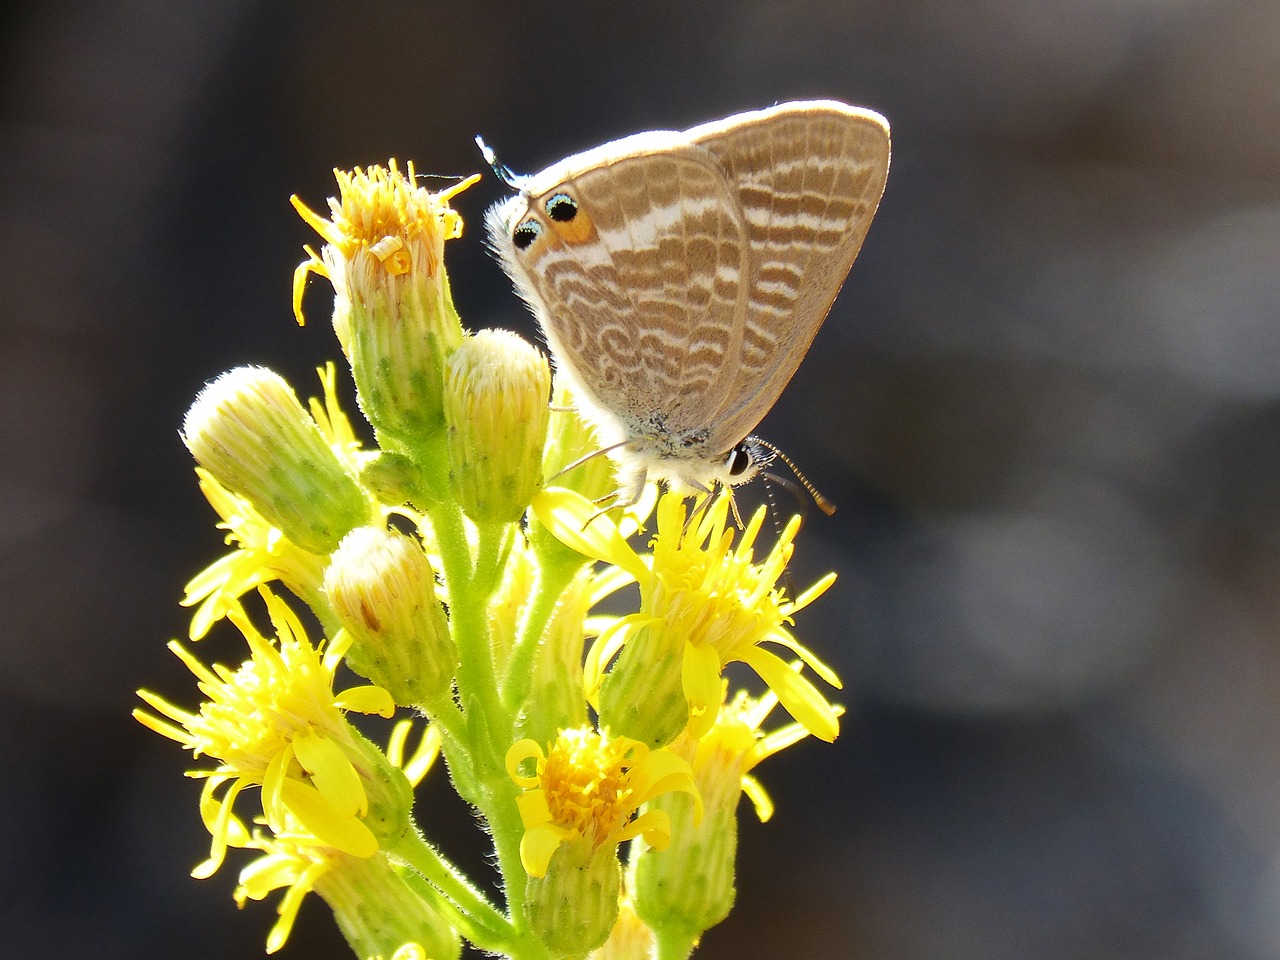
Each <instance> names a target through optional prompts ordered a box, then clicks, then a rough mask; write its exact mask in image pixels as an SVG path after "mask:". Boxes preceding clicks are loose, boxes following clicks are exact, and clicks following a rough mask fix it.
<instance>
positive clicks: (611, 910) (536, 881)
mask: <svg viewBox="0 0 1280 960" xmlns="http://www.w3.org/2000/svg"><path fill="white" fill-rule="evenodd" d="M621 890H622V865H621V864H620V863H618V854H617V850H616V847H615V846H614V845H613V844H605V845H604V846H596V844H595V841H594V838H592V837H587V836H582V837H574V838H572V839H570V840H566V841H565V842H564V843H562V844H560V846H559V847H557V848H556V852H555V853H554V854H552V856H551V863H550V865H549V866H548V867H547V872H546V875H545V876H542V877H530V878H529V881H528V884H527V885H526V887H525V910H526V911H527V913H528V915H529V920H530V923H531V925H532V926H533V929H534V932H535V933H537V934H538V938H539V939H540V940H541V941H542V942H543V944H545V945H546V947H547V949H549V950H550V951H551V952H552V953H554V954H556V955H557V956H566V957H580V956H582V955H584V954H586V953H588V952H589V951H591V950H594V949H595V948H596V947H598V946H600V945H601V944H602V943H604V942H605V940H607V939H608V938H609V933H610V931H612V929H613V923H614V921H615V920H616V919H617V917H618V895H619V893H620V892H621Z"/></svg>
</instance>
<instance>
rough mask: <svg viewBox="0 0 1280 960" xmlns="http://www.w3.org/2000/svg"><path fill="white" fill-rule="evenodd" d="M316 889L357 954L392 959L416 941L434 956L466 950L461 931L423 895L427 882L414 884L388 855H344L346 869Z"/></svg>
mask: <svg viewBox="0 0 1280 960" xmlns="http://www.w3.org/2000/svg"><path fill="white" fill-rule="evenodd" d="M315 888H316V892H317V893H318V894H320V896H322V897H323V898H324V900H325V902H326V903H328V904H329V906H330V908H331V909H332V910H333V916H334V919H335V920H336V921H337V923H338V927H339V928H340V929H341V930H342V934H343V936H344V937H345V938H346V940H347V943H348V944H349V945H350V947H351V949H352V951H354V952H355V955H356V956H358V957H391V956H392V955H393V954H395V952H396V951H397V950H399V949H400V948H401V947H403V946H404V945H406V944H411V943H416V944H418V945H419V946H420V947H421V948H422V952H421V954H420V955H421V956H425V957H430V958H431V960H455V958H456V957H458V956H459V955H460V954H461V953H462V940H461V938H460V937H459V936H458V933H457V931H456V930H454V929H453V928H452V927H451V926H450V925H449V922H448V920H447V919H446V918H445V916H444V914H443V913H442V912H441V911H440V910H439V909H438V908H437V907H436V905H435V904H434V903H432V902H431V901H430V900H426V899H424V898H423V896H422V893H421V892H420V890H421V889H422V886H421V885H411V884H410V883H409V882H408V881H406V879H405V877H404V875H403V874H402V872H401V870H400V869H399V868H397V867H395V866H393V865H392V864H391V863H390V862H389V861H388V860H387V859H386V858H385V857H381V856H379V857H372V858H370V859H368V860H359V859H356V858H354V857H344V858H343V864H342V868H341V869H334V870H329V871H328V872H326V873H324V874H323V875H322V876H321V877H320V878H319V879H318V880H317V881H316V887H315ZM401 955H402V956H403V954H401Z"/></svg>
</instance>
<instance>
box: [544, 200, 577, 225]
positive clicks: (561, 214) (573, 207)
mask: <svg viewBox="0 0 1280 960" xmlns="http://www.w3.org/2000/svg"><path fill="white" fill-rule="evenodd" d="M577 215H578V201H577V200H575V199H573V197H571V196H569V195H568V194H567V193H556V194H552V195H551V196H550V197H548V198H547V216H549V217H550V218H551V219H552V220H555V221H557V222H559V223H568V222H569V221H570V220H572V219H573V218H574V217H576V216H577Z"/></svg>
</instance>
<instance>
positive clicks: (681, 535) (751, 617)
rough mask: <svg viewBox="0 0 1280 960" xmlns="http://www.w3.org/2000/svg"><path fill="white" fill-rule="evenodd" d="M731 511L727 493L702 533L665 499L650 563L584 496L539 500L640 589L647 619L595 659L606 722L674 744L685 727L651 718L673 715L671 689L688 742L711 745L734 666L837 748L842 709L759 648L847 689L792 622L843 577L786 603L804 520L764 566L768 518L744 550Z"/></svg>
mask: <svg viewBox="0 0 1280 960" xmlns="http://www.w3.org/2000/svg"><path fill="white" fill-rule="evenodd" d="M729 504H730V500H729V497H728V495H722V496H720V497H718V498H717V499H716V500H715V501H714V502H713V503H712V504H711V505H710V506H709V507H708V508H707V509H706V510H704V511H703V512H702V514H701V516H700V517H699V518H698V521H697V523H686V508H685V501H684V498H683V497H681V496H679V495H677V494H674V493H670V492H669V493H666V494H664V495H663V496H662V497H661V499H660V500H659V501H658V508H657V531H656V533H655V534H654V536H653V539H652V541H651V547H652V551H653V552H652V555H642V554H639V553H637V552H636V551H635V550H633V549H632V548H631V546H629V545H628V543H627V541H626V538H625V537H624V536H623V535H622V533H621V532H620V531H619V530H618V528H617V527H616V526H615V525H614V524H613V522H612V521H611V520H610V519H609V518H608V517H607V516H604V515H598V514H599V510H598V508H597V507H596V506H595V505H594V504H592V503H591V502H590V501H588V500H586V499H584V498H583V497H581V496H580V495H578V494H576V493H572V492H570V491H568V490H563V489H558V488H551V489H548V490H544V491H543V492H542V493H540V494H539V495H538V496H537V497H535V498H534V502H533V509H534V512H535V513H536V514H537V517H538V519H539V520H540V521H541V522H542V523H543V524H544V525H545V526H546V527H548V528H549V529H551V530H552V531H553V532H554V533H555V534H556V536H557V537H559V538H560V539H561V540H562V541H563V542H564V543H566V544H568V545H569V546H571V547H573V548H574V549H576V550H578V551H580V552H582V553H584V554H586V555H587V556H589V557H593V558H595V559H597V560H602V561H605V562H606V563H610V564H613V565H614V566H615V567H617V568H618V569H619V570H620V571H625V573H626V574H627V575H629V576H630V577H632V578H634V579H635V580H636V581H637V582H638V583H639V585H640V609H639V611H638V612H637V613H634V614H631V615H630V616H626V617H622V618H620V619H619V620H617V621H615V623H614V624H613V625H612V626H611V628H610V629H608V630H606V631H605V632H604V633H602V634H601V636H600V638H599V639H598V640H597V641H596V643H595V644H594V645H593V647H592V649H591V651H590V653H589V654H588V657H587V666H586V670H587V688H588V690H591V691H597V690H598V689H599V688H600V686H601V684H602V682H608V683H610V685H611V686H612V690H610V689H607V688H606V689H605V690H603V692H602V694H601V702H600V710H601V717H602V722H603V723H606V724H609V725H610V726H612V727H613V728H614V729H619V730H622V731H623V732H627V733H630V732H631V730H630V729H628V728H629V727H633V726H636V727H638V728H639V729H644V730H645V731H646V732H649V731H653V730H657V731H658V733H657V734H655V735H654V737H653V740H654V741H657V742H670V740H671V739H673V738H674V736H675V734H677V733H679V731H680V728H681V727H683V723H678V722H673V721H671V720H670V719H669V718H668V719H663V718H659V720H658V721H654V720H653V719H652V718H651V717H647V716H645V711H646V710H650V711H652V710H660V709H666V708H665V707H663V706H662V694H661V691H662V690H663V689H664V686H667V685H678V689H679V690H680V692H681V693H682V694H683V700H684V702H685V709H686V710H687V718H688V724H689V727H688V730H689V734H690V735H691V736H693V737H698V736H701V735H703V734H705V733H706V732H707V731H709V730H710V729H711V727H712V726H713V724H714V723H715V720H716V715H717V713H718V711H719V709H720V703H721V700H722V698H723V687H722V684H721V672H722V671H723V670H724V668H725V667H726V666H727V665H728V664H730V663H732V662H734V661H735V660H736V661H741V662H743V663H745V664H747V666H749V667H750V668H751V669H752V670H754V671H755V672H756V674H757V675H759V676H760V678H761V679H762V680H763V681H764V682H765V683H766V684H768V686H769V687H770V688H771V689H772V690H773V691H774V692H775V693H776V694H777V697H778V699H779V700H780V701H781V702H782V705H783V706H784V707H785V708H786V709H787V710H788V711H789V712H790V713H791V715H792V716H793V717H795V719H796V720H798V721H799V722H800V723H801V724H803V725H804V727H805V728H806V729H807V730H809V732H810V733H812V734H813V735H814V736H816V737H818V738H820V739H822V740H827V741H830V740H834V739H835V738H836V735H837V734H838V733H839V731H840V727H839V721H838V719H837V717H838V714H837V711H836V709H835V708H834V707H833V706H832V705H831V704H830V703H828V702H827V700H826V698H825V697H824V696H823V695H822V694H821V693H820V692H819V691H818V690H817V688H816V687H814V685H813V684H812V683H810V682H809V681H808V680H806V679H805V678H804V677H802V676H801V675H800V674H799V672H797V671H796V670H793V669H792V668H791V666H790V665H788V663H787V661H785V660H783V659H782V658H781V657H779V656H778V655H776V654H774V653H772V652H770V651H769V650H766V649H764V648H763V647H762V646H761V644H764V643H773V644H777V645H779V646H782V647H784V648H786V649H787V650H789V651H790V652H791V653H793V654H795V656H797V657H799V658H800V660H801V661H802V662H803V663H804V664H805V665H806V666H808V667H810V668H811V669H812V670H813V671H814V672H815V673H817V674H818V676H819V677H821V678H822V679H823V680H825V681H826V682H827V683H829V684H831V685H832V686H834V687H836V688H839V687H840V680H839V678H838V677H837V676H836V675H835V673H834V672H833V671H832V670H831V669H830V668H829V667H827V666H826V664H824V663H823V662H822V661H821V660H819V659H818V658H817V657H816V656H815V655H814V654H813V653H812V652H810V651H809V650H808V649H806V648H805V647H804V646H802V645H801V644H800V643H799V642H798V641H797V640H796V639H795V637H793V636H792V635H791V633H790V631H789V630H788V629H787V625H789V624H791V623H792V622H793V620H792V616H793V614H795V613H796V611H798V610H801V609H803V608H804V607H806V606H808V605H809V604H810V603H812V602H813V601H814V600H815V599H817V597H819V596H821V595H822V593H823V592H825V591H826V590H827V588H828V587H830V586H831V584H832V583H833V582H834V581H835V574H827V575H826V576H825V577H823V578H821V579H820V580H819V581H818V582H817V583H815V584H814V585H813V586H811V587H810V588H809V589H808V590H805V591H804V592H803V593H802V594H801V595H800V596H799V597H797V598H796V599H794V600H792V599H789V598H787V597H786V595H785V593H784V591H783V590H782V589H780V588H778V587H777V585H776V584H777V581H778V578H779V576H781V574H782V571H783V570H784V569H785V568H786V565H787V563H788V561H789V560H790V559H791V554H792V551H793V549H794V541H795V535H796V532H797V530H798V529H799V526H800V518H799V517H793V518H792V519H791V521H790V522H789V523H788V524H787V526H786V528H785V529H784V530H783V532H782V535H781V536H780V537H779V538H778V542H777V543H776V544H774V546H773V549H772V550H770V551H769V554H768V556H766V557H765V558H764V560H762V561H761V562H760V563H756V562H755V561H754V553H753V546H754V544H755V539H756V536H757V535H758V534H759V532H760V527H761V525H762V524H763V522H764V516H765V513H764V510H763V508H762V509H761V510H759V511H757V512H756V514H755V516H753V517H752V518H751V521H750V523H748V524H747V528H746V530H745V531H744V532H743V533H742V536H741V538H739V539H738V542H737V544H736V546H735V544H734V530H733V529H732V528H730V526H729V525H728V523H727V518H728V511H729ZM593 517H594V518H595V519H592V518H593ZM624 645H625V647H626V649H623V648H624ZM620 650H621V651H622V656H621V657H619V659H618V661H617V662H616V663H614V665H613V669H612V670H611V671H610V673H609V675H608V676H607V677H606V675H605V669H606V667H607V666H608V665H609V663H610V662H611V661H613V659H614V657H615V656H617V655H618V653H619V651H620ZM655 672H656V673H657V674H659V675H658V676H656V677H655Z"/></svg>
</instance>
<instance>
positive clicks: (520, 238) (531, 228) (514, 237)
mask: <svg viewBox="0 0 1280 960" xmlns="http://www.w3.org/2000/svg"><path fill="white" fill-rule="evenodd" d="M540 233H542V224H540V223H539V222H538V221H537V220H526V221H524V223H522V224H520V225H519V226H518V227H516V228H515V229H514V230H512V231H511V242H512V243H514V244H515V245H516V249H517V250H527V249H529V245H530V244H531V243H533V241H535V240H537V239H538V234H540Z"/></svg>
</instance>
